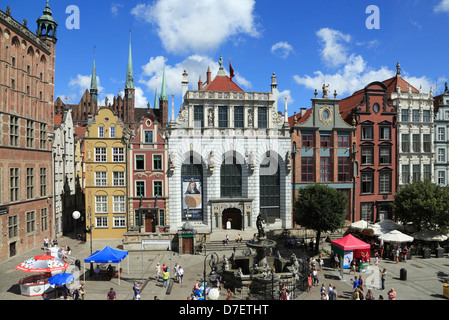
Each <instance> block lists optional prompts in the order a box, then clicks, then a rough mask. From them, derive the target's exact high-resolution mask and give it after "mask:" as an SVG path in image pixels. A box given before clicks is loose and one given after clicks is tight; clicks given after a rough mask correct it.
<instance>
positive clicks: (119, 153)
mask: <svg viewBox="0 0 449 320" xmlns="http://www.w3.org/2000/svg"><path fill="white" fill-rule="evenodd" d="M112 161H113V162H124V161H125V149H124V148H122V147H119V148H112Z"/></svg>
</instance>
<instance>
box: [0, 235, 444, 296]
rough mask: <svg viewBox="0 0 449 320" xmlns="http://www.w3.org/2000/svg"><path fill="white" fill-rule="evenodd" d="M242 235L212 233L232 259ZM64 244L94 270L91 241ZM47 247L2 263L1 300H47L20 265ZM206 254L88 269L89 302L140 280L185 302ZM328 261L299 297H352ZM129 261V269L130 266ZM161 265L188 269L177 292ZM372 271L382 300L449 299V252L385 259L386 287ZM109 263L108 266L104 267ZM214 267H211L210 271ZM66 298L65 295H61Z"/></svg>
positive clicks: (137, 257) (138, 254)
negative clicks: (117, 273) (447, 292)
mask: <svg viewBox="0 0 449 320" xmlns="http://www.w3.org/2000/svg"><path fill="white" fill-rule="evenodd" d="M238 233H241V234H242V235H243V237H244V240H247V239H250V238H251V237H252V234H253V231H251V232H241V231H237V230H229V231H226V233H225V232H215V233H214V234H213V235H212V236H211V240H222V239H224V236H225V234H229V236H230V239H231V244H230V245H229V246H226V247H223V251H220V252H218V256H219V257H220V259H221V258H222V257H223V255H226V256H227V257H230V255H231V253H232V242H233V241H234V239H236V237H237V234H238ZM59 245H60V246H65V245H69V246H70V247H71V249H72V256H73V257H75V258H77V259H79V260H80V261H81V267H82V269H83V268H84V267H85V268H86V270H87V269H89V267H90V266H89V265H88V264H86V265H84V262H83V261H84V259H85V258H86V257H88V256H89V255H90V242H89V241H88V242H82V241H78V240H74V239H72V238H69V237H61V238H60V239H59ZM106 245H109V246H111V247H113V248H118V249H120V248H121V240H115V241H111V240H94V241H93V251H94V252H95V251H96V250H101V249H103V248H104V247H105V246H106ZM320 248H321V249H322V250H323V251H324V252H326V253H330V244H329V243H327V242H324V241H323V242H322V243H321V244H320ZM42 253H43V250H42V249H41V248H36V249H33V250H31V251H29V252H27V253H24V254H22V255H18V256H16V257H13V258H11V259H9V260H8V261H5V262H2V263H0V300H42V297H26V296H22V295H21V294H20V287H19V285H18V282H19V280H20V279H21V278H24V277H26V276H28V275H30V274H27V273H25V272H23V271H19V270H16V269H14V267H15V266H17V265H18V264H19V263H20V262H22V261H23V260H25V259H27V258H30V257H33V256H35V255H39V254H42ZM204 258H205V256H204V255H180V254H178V253H175V252H173V253H171V252H168V251H143V252H142V251H130V252H129V255H128V257H127V258H126V259H125V260H123V261H122V263H121V265H120V266H121V268H122V269H123V272H122V278H121V279H120V284H119V279H117V278H114V279H112V280H110V281H105V280H92V279H90V278H89V277H87V276H88V274H89V273H88V270H87V271H86V281H85V287H86V294H85V300H106V294H107V292H108V290H109V289H110V288H111V287H112V288H114V290H115V291H116V293H117V300H132V297H133V290H132V287H133V285H134V281H138V282H141V283H142V284H143V290H142V293H141V299H142V300H153V299H154V297H155V296H157V297H158V299H159V300H183V299H186V298H187V297H188V296H189V295H190V294H191V292H192V288H193V286H194V284H195V283H197V282H200V281H201V280H202V278H203V270H204V260H205V259H204ZM324 258H325V265H324V267H323V270H322V271H321V272H319V280H320V283H319V285H318V286H316V287H312V290H311V292H310V293H307V292H305V293H303V294H301V295H300V297H299V298H297V300H320V287H321V285H322V284H323V283H324V284H325V286H326V287H327V286H328V285H329V283H332V284H333V285H335V286H336V289H337V292H338V296H339V299H340V300H351V299H352V296H351V292H352V289H351V288H352V284H351V279H353V277H354V276H353V275H349V274H348V270H345V271H344V274H343V278H341V274H340V272H339V271H337V270H333V269H332V268H330V266H329V259H328V255H326V254H324ZM128 262H129V268H128ZM158 262H159V263H160V264H161V265H162V264H163V263H165V264H166V265H168V266H172V267H173V266H174V264H175V263H178V264H179V265H181V266H182V267H183V269H184V270H185V276H184V281H183V283H181V284H178V283H174V284H173V286H172V290H171V292H170V293H169V294H167V289H166V288H163V287H162V280H160V281H159V282H158V281H156V280H155V272H154V270H155V266H156V264H157V263H158ZM371 262H372V265H371V270H370V271H369V272H367V273H362V276H363V278H364V279H365V284H366V286H367V287H366V288H365V292H366V290H367V289H368V288H371V289H372V291H373V293H374V296H375V298H376V299H378V297H379V295H383V297H384V298H386V299H387V292H388V290H389V289H390V288H394V289H395V291H396V292H397V300H447V298H445V297H444V296H443V283H445V282H449V257H448V255H447V254H445V256H444V257H443V258H436V257H435V256H434V255H433V256H432V258H430V259H423V258H421V257H419V256H413V257H412V259H411V260H409V261H407V262H406V263H405V262H400V263H398V264H396V263H395V262H393V261H390V260H382V259H380V262H379V268H386V269H387V274H388V275H387V279H386V282H385V286H386V289H385V290H380V288H379V286H380V277H378V276H377V273H375V272H374V271H375V267H374V265H373V262H374V259H372V261H371ZM102 266H103V267H105V266H106V264H103V265H102ZM208 268H209V267H208ZM403 268H404V269H406V271H407V279H406V280H401V279H400V274H401V269H403ZM208 271H209V269H208ZM81 274H82V275H81V277H80V280H82V279H83V272H81ZM225 291H226V290H223V289H222V290H221V295H220V298H219V300H225V299H226V295H225ZM245 298H246V297H243V296H240V295H239V294H238V293H236V294H235V295H234V296H233V297H232V300H235V301H236V300H245ZM56 299H62V298H59V297H58V298H56Z"/></svg>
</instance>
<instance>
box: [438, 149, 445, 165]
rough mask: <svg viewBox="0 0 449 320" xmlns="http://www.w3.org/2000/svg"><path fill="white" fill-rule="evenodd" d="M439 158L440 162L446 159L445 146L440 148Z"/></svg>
mask: <svg viewBox="0 0 449 320" xmlns="http://www.w3.org/2000/svg"><path fill="white" fill-rule="evenodd" d="M437 160H438V162H445V161H446V150H445V149H444V148H438V155H437Z"/></svg>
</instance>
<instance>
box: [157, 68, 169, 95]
mask: <svg viewBox="0 0 449 320" xmlns="http://www.w3.org/2000/svg"><path fill="white" fill-rule="evenodd" d="M159 99H160V100H162V101H168V95H167V85H166V83H165V62H164V71H163V73H162V87H161V95H160V98H159Z"/></svg>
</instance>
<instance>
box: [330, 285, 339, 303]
mask: <svg viewBox="0 0 449 320" xmlns="http://www.w3.org/2000/svg"><path fill="white" fill-rule="evenodd" d="M328 296H329V300H337V299H338V294H337V288H336V287H335V286H333V287H332V288H331V290H330V291H329V292H328Z"/></svg>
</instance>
